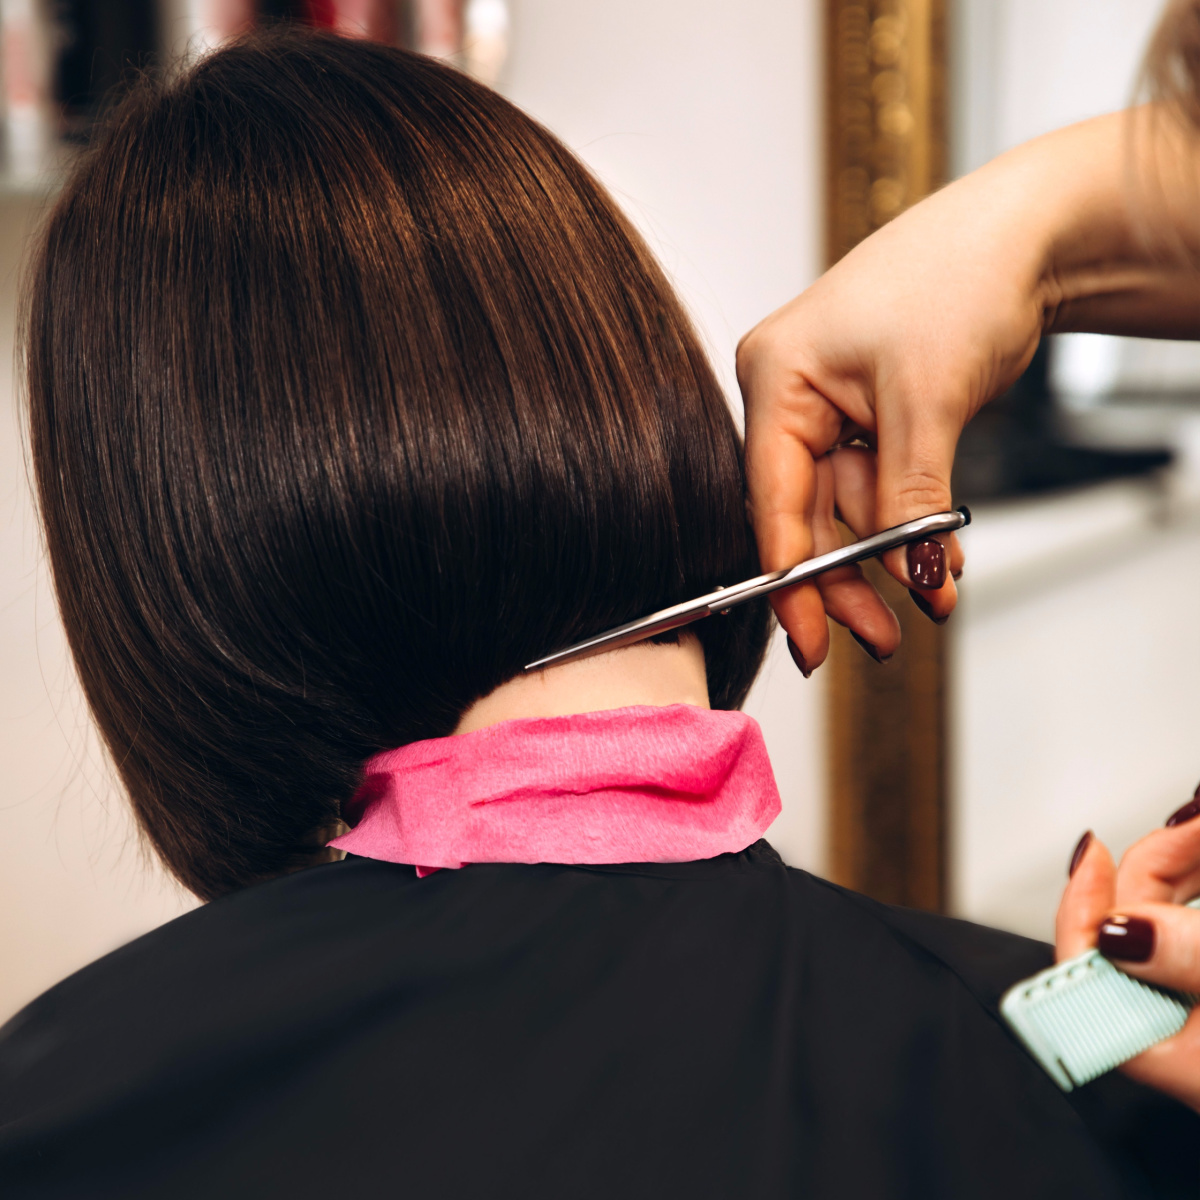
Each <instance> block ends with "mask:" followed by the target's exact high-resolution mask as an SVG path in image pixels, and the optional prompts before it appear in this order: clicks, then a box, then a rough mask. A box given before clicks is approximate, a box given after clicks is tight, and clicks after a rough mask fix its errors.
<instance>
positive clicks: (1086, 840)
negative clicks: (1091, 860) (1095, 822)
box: [1067, 829, 1092, 879]
mask: <svg viewBox="0 0 1200 1200" xmlns="http://www.w3.org/2000/svg"><path fill="white" fill-rule="evenodd" d="M1091 844H1092V831H1091V830H1090V829H1089V830H1088V831H1087V833H1085V834H1084V835H1083V837H1081V838H1080V839H1079V841H1078V842H1076V843H1075V849H1074V850H1073V851H1072V853H1071V865H1070V866H1069V867H1068V868H1067V878H1068V879H1070V878H1071V876H1072V875H1074V874H1075V871H1076V870H1077V869H1078V867H1079V864H1080V863H1081V862H1083V856H1084V855H1085V854H1086V853H1087V850H1088V847H1089V846H1090V845H1091Z"/></svg>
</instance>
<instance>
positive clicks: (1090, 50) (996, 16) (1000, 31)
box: [950, 0, 1163, 175]
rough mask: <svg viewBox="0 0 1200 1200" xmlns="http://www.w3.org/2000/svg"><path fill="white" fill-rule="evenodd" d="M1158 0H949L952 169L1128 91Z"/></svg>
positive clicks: (1107, 104) (1121, 100)
mask: <svg viewBox="0 0 1200 1200" xmlns="http://www.w3.org/2000/svg"><path fill="white" fill-rule="evenodd" d="M1162 8H1163V5H1162V4H1160V3H1157V2H1156V0H954V2H953V5H952V8H951V18H952V22H953V30H952V39H953V40H952V47H953V50H952V59H951V81H952V104H951V122H950V125H951V137H952V153H951V158H952V167H953V171H954V173H955V174H956V175H962V174H965V173H966V172H967V171H972V170H974V169H975V168H976V167H978V166H982V165H983V164H984V163H985V162H987V161H988V159H990V158H995V156H996V155H997V154H1001V153H1003V152H1004V151H1005V150H1009V149H1011V148H1012V147H1013V146H1016V145H1018V144H1019V143H1021V142H1025V141H1028V140H1029V139H1030V138H1033V137H1038V136H1039V135H1040V134H1043V133H1049V132H1050V130H1052V129H1057V128H1059V127H1060V126H1062V125H1070V124H1072V123H1073V122H1075V121H1082V120H1084V119H1085V118H1087V117H1095V116H1099V115H1100V114H1101V113H1106V112H1115V111H1116V110H1117V109H1120V108H1123V107H1124V106H1125V105H1126V104H1128V103H1129V102H1130V100H1131V99H1132V98H1133V91H1134V85H1135V81H1136V78H1137V74H1138V68H1139V66H1140V63H1141V58H1142V54H1143V53H1144V52H1145V48H1146V43H1147V41H1148V39H1149V37H1150V33H1151V31H1152V30H1153V29H1154V26H1155V24H1156V23H1157V21H1158V17H1159V15H1160V13H1161V11H1162Z"/></svg>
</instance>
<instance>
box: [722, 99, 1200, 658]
mask: <svg viewBox="0 0 1200 1200" xmlns="http://www.w3.org/2000/svg"><path fill="white" fill-rule="evenodd" d="M1197 264H1200V135H1197V133H1196V132H1195V131H1194V130H1192V129H1191V128H1190V127H1188V126H1186V125H1185V124H1184V123H1183V122H1182V121H1181V120H1179V119H1177V118H1176V117H1175V116H1173V115H1172V114H1171V113H1170V112H1169V111H1168V110H1165V109H1162V108H1159V107H1156V106H1145V107H1143V108H1139V109H1135V110H1132V111H1130V112H1125V113H1117V114H1113V115H1111V116H1106V117H1100V118H1097V119H1095V120H1092V121H1086V122H1083V123H1081V124H1079V125H1074V126H1071V127H1069V128H1066V129H1063V130H1059V131H1057V132H1055V133H1051V134H1048V135H1047V136H1045V137H1042V138H1038V139H1036V140H1035V141H1033V142H1029V143H1026V144H1025V145H1023V146H1019V147H1017V148H1016V149H1014V150H1012V151H1010V152H1008V153H1007V154H1004V155H1002V156H1001V157H999V158H997V159H995V160H994V161H993V162H991V163H988V164H987V165H986V166H984V167H982V168H980V169H979V170H978V171H975V172H973V173H972V174H970V175H968V176H965V177H964V178H962V179H960V180H958V181H956V182H955V183H952V184H950V185H949V186H947V187H945V188H943V189H942V190H941V191H939V192H937V193H935V194H934V195H932V196H930V197H929V198H928V199H926V200H924V201H922V202H921V203H920V204H917V205H915V206H914V207H913V208H911V209H909V210H908V211H907V212H905V213H904V214H902V215H901V216H900V217H898V218H896V220H894V221H893V222H891V223H890V224H888V225H886V226H884V227H883V228H882V229H880V230H879V231H877V232H876V233H875V234H873V235H872V236H871V237H869V238H867V239H866V240H865V241H864V242H862V243H861V244H860V245H859V246H857V247H856V248H855V249H854V250H852V251H851V252H850V253H849V254H847V255H846V256H845V258H843V259H842V260H841V261H840V262H838V263H837V264H836V265H835V266H834V267H832V268H831V269H830V270H829V271H828V272H826V274H825V275H823V276H822V277H821V278H820V279H819V280H818V281H817V282H816V283H814V284H813V285H812V287H810V288H809V289H808V290H807V291H805V292H803V293H802V294H801V295H800V296H798V297H797V298H796V299H794V300H792V301H791V302H790V303H789V304H787V305H785V306H784V307H783V308H781V309H779V310H778V311H776V312H774V313H772V314H771V315H770V316H768V317H767V318H766V319H765V320H763V321H762V322H761V323H760V324H759V325H757V326H756V327H755V328H754V329H753V330H751V331H750V333H748V334H747V335H746V337H745V338H743V340H742V342H741V344H740V346H739V348H738V360H737V367H738V379H739V382H740V384H741V387H742V392H743V395H744V398H745V402H746V456H747V472H748V477H749V492H750V503H751V512H752V516H753V519H754V524H755V532H756V535H757V537H758V544H759V550H760V554H761V557H762V561H763V569H764V570H772V569H775V568H777V567H781V566H787V565H790V564H792V563H795V562H799V561H801V560H802V559H805V558H808V557H810V556H811V555H812V554H817V553H823V552H824V551H825V550H827V549H832V548H833V545H835V544H836V540H835V539H837V531H836V526H835V524H834V513H835V511H836V512H837V514H838V515H840V516H841V517H842V519H843V520H844V521H845V522H846V523H847V524H848V525H850V527H851V528H852V529H853V530H854V532H855V534H856V535H857V536H859V537H862V536H866V535H867V534H869V533H872V532H875V530H876V529H880V528H884V527H886V526H889V525H894V524H898V523H899V522H901V521H906V520H910V519H912V518H913V517H917V516H921V515H924V514H926V513H929V512H935V511H939V510H942V509H945V508H948V507H950V504H951V496H950V468H951V465H952V463H953V459H954V450H955V447H956V445H957V442H958V438H959V435H960V434H961V432H962V428H963V426H964V425H965V424H966V422H967V421H968V420H970V418H971V417H972V416H973V415H974V414H975V413H976V412H977V411H978V410H979V409H980V408H981V407H982V406H983V405H984V404H985V403H987V402H988V401H989V400H990V399H992V398H993V397H994V396H996V395H998V394H1000V393H1001V392H1002V391H1004V390H1005V389H1006V388H1007V387H1008V386H1010V385H1011V384H1012V383H1013V382H1014V381H1015V380H1016V378H1017V377H1018V376H1019V375H1020V373H1021V372H1022V371H1023V370H1024V369H1025V367H1026V366H1027V365H1028V363H1029V360H1030V359H1031V358H1032V357H1033V353H1034V351H1035V350H1036V348H1037V345H1038V342H1039V341H1040V339H1041V336H1042V334H1043V333H1046V332H1065V331H1081V330H1087V331H1093V332H1104V333H1125V334H1134V335H1139V336H1158V337H1177V338H1186V337H1197V336H1200V269H1198V266H1197ZM855 434H863V435H865V437H866V440H867V441H868V442H869V443H870V445H871V446H873V447H874V449H875V453H874V454H862V453H856V454H854V455H853V456H847V455H848V452H846V451H842V450H838V451H836V452H835V453H833V454H829V451H830V450H831V449H832V448H833V447H836V446H838V445H839V443H841V442H843V441H844V440H846V439H847V438H848V437H851V436H853V435H855ZM844 457H845V458H846V461H844V462H843V461H842V460H843V458H844ZM947 549H948V558H949V566H950V569H951V572H954V573H957V571H958V570H959V569H960V567H961V561H962V556H961V551H960V550H959V548H958V547H957V545H956V543H955V541H954V539H953V538H951V539H947ZM885 563H886V565H887V567H888V569H889V570H890V571H891V573H892V574H893V575H894V576H895V577H896V578H897V579H898V580H899V581H900V582H901V583H903V584H905V585H906V586H911V580H910V578H909V575H908V570H907V565H906V561H905V556H904V553H903V552H902V551H893V552H892V553H891V554H890V555H889V556H888V557H887V558H886V559H885ZM924 595H925V600H926V602H927V603H928V605H929V607H930V608H931V609H932V611H933V613H934V615H936V616H945V615H948V614H949V613H950V612H951V611H952V610H953V608H954V604H955V600H956V591H955V587H954V582H953V579H952V578H947V580H946V583H945V584H944V586H943V587H942V588H941V589H940V590H938V591H931V592H926V593H925V594H924ZM773 603H774V604H775V608H776V612H777V614H778V616H779V619H780V621H781V623H782V624H783V625H784V627H785V628H786V629H787V631H788V633H789V635H790V636H791V638H792V640H793V642H794V643H795V644H796V646H797V647H798V649H799V651H800V653H801V655H802V656H803V659H804V660H805V662H806V663H807V665H808V666H809V668H810V669H811V668H813V667H815V666H817V665H819V664H820V663H821V662H822V661H823V660H824V658H825V656H826V654H827V652H828V626H827V623H826V616H827V615H828V616H830V617H833V618H834V619H835V620H838V621H840V622H842V623H843V624H846V625H849V626H850V627H851V628H853V629H854V630H855V631H856V632H857V633H858V634H859V635H860V636H862V637H863V638H865V639H866V640H867V641H868V642H871V643H872V644H873V645H875V646H876V647H878V649H879V651H880V653H881V654H882V655H887V654H890V653H891V652H892V651H893V650H894V649H895V648H896V645H897V644H898V642H899V627H898V625H897V623H896V621H895V618H894V616H893V615H892V614H891V612H890V611H889V610H888V608H887V606H886V605H885V604H884V602H883V600H882V599H881V598H880V597H879V596H878V595H877V594H876V593H875V591H874V589H873V588H871V586H870V585H869V584H868V583H867V582H866V581H865V579H863V577H862V575H861V573H860V572H859V571H858V570H857V569H847V570H846V571H844V572H840V573H838V574H837V575H836V576H831V577H828V578H826V579H825V580H823V581H822V583H821V584H820V585H816V584H808V585H803V586H800V587H797V588H795V589H791V590H789V591H788V592H786V593H779V594H777V596H776V597H775V598H774V599H773Z"/></svg>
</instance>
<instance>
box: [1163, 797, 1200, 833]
mask: <svg viewBox="0 0 1200 1200" xmlns="http://www.w3.org/2000/svg"><path fill="white" fill-rule="evenodd" d="M1197 790H1198V791H1200V789H1197ZM1195 817H1200V795H1196V796H1193V797H1192V798H1191V799H1190V800H1189V801H1188V802H1187V803H1186V804H1185V805H1184V806H1183V807H1182V808H1177V809H1176V810H1175V811H1174V812H1173V813H1172V814H1171V815H1170V816H1169V817H1168V818H1167V828H1168V829H1174V828H1175V826H1176V825H1185V824H1187V822H1188V821H1191V820H1192V819H1193V818H1195Z"/></svg>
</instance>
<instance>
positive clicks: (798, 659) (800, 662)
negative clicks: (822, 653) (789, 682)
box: [787, 637, 812, 679]
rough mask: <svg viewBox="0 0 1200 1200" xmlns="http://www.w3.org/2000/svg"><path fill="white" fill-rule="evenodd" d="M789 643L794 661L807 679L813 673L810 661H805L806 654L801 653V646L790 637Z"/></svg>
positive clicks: (789, 650)
mask: <svg viewBox="0 0 1200 1200" xmlns="http://www.w3.org/2000/svg"><path fill="white" fill-rule="evenodd" d="M787 644H788V653H789V654H790V655H791V656H792V662H794V663H795V664H796V666H798V667H799V668H800V674H801V675H803V676H804V678H805V679H808V678H809V677H810V676H811V675H812V670H811V668H810V667H809V665H808V663H806V662H805V661H804V655H803V654H801V653H800V647H799V646H797V645H796V643H795V642H793V641H792V639H791V638H790V637H789V638H788V640H787Z"/></svg>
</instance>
